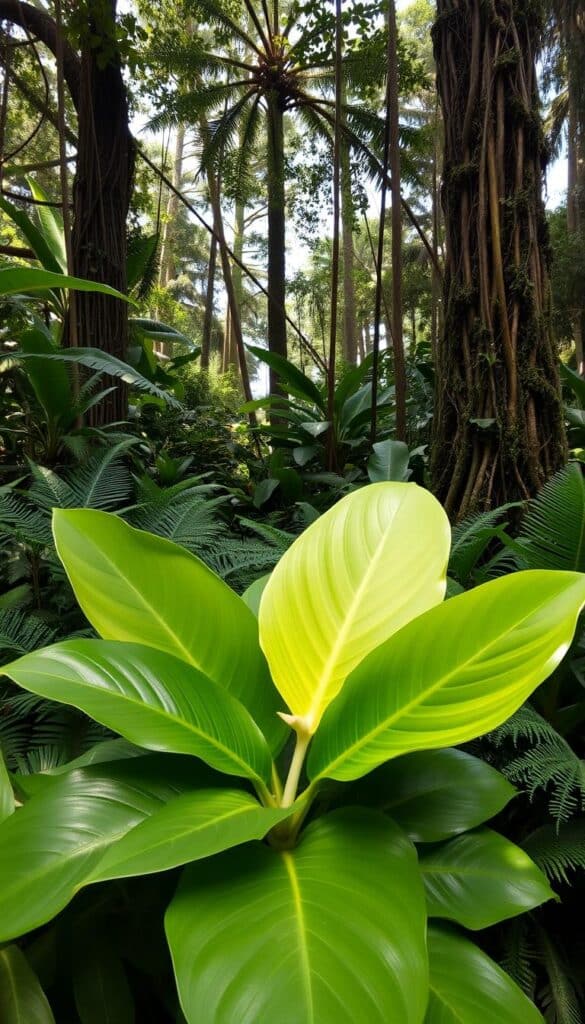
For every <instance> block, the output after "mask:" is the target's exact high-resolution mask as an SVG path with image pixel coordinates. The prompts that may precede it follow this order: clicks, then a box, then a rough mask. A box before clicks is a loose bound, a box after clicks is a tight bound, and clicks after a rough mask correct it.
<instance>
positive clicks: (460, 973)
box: [425, 927, 544, 1024]
mask: <svg viewBox="0 0 585 1024" xmlns="http://www.w3.org/2000/svg"><path fill="white" fill-rule="evenodd" d="M428 941H429V961H430V970H431V994H430V997H429V1006H428V1009H427V1015H426V1017H425V1024H488V1022H490V1024H492V1022H493V1024H496V1022H497V1024H544V1019H543V1017H542V1016H541V1014H540V1013H539V1012H538V1010H537V1009H536V1007H535V1005H534V1003H532V1002H531V1001H530V999H529V998H528V996H525V995H524V993H523V992H522V991H521V989H519V988H518V986H517V985H516V984H515V982H513V981H512V979H511V978H510V977H509V976H508V975H507V974H506V973H505V972H504V971H503V970H502V969H501V967H498V965H497V964H495V963H494V961H493V960H490V958H489V956H486V954H485V953H484V952H483V950H481V949H478V947H477V946H475V945H474V944H473V942H470V941H469V940H468V939H464V938H463V937H462V936H461V935H456V934H452V933H451V932H447V931H443V930H442V929H440V928H435V927H431V928H430V929H429V940H428Z"/></svg>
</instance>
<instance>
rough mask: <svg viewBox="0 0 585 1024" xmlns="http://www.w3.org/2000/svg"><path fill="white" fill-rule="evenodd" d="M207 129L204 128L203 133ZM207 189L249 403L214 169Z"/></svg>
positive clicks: (243, 356)
mask: <svg viewBox="0 0 585 1024" xmlns="http://www.w3.org/2000/svg"><path fill="white" fill-rule="evenodd" d="M204 130H205V129H204V128H202V132H203V131H204ZM207 187H208V190H209V200H210V203H211V210H212V213H213V225H214V230H215V232H216V234H217V239H218V246H219V255H220V260H221V271H222V276H223V283H224V285H225V290H226V292H227V300H228V307H229V311H230V333H233V337H234V342H235V345H236V349H237V353H238V360H239V364H240V376H241V379H242V390H243V392H244V397H245V399H246V401H247V402H249V401H250V400H251V398H252V392H251V390H250V377H249V374H248V364H247V363H246V350H245V348H244V338H243V335H242V323H241V320H240V309H239V306H238V303H237V299H236V293H235V289H234V281H233V277H232V268H231V265H230V258H229V254H228V248H227V242H226V238H225V229H224V224H223V215H222V212H221V204H220V201H219V190H218V187H217V181H216V179H215V177H214V174H213V170H212V168H208V171H207ZM226 344H227V339H226V340H224V350H225V345H226Z"/></svg>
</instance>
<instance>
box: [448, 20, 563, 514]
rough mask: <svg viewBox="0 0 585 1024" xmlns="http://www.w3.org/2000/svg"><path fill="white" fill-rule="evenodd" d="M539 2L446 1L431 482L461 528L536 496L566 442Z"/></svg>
mask: <svg viewBox="0 0 585 1024" xmlns="http://www.w3.org/2000/svg"><path fill="white" fill-rule="evenodd" d="M539 35H540V28H539V22H538V5H537V4H536V2H535V0H529V2H528V3H527V4H526V3H524V4H522V5H521V4H520V3H519V2H518V0H501V2H500V3H499V4H498V8H497V11H496V8H495V7H494V6H493V5H491V6H490V5H488V4H483V3H482V2H481V0H459V3H457V5H455V4H454V2H453V0H438V6H437V21H436V24H435V26H434V29H433V38H434V45H435V58H436V62H437V80H438V88H439V95H440V99H441V104H442V109H443V120H444V132H445V140H444V173H443V187H442V202H443V210H444V219H445V232H446V261H445V276H444V309H445V313H444V325H443V329H442V331H441V333H440V337H439V340H438V352H437V374H436V379H437V393H436V407H435V416H434V438H433V451H432V462H431V472H432V484H433V489H434V491H435V493H436V494H437V496H438V497H439V498H440V500H441V501H443V502H444V504H445V507H446V509H447V512H448V514H449V515H450V516H451V518H452V519H459V518H461V517H462V516H465V515H467V514H469V513H470V512H472V511H474V510H476V509H483V508H489V507H493V506H496V505H499V504H502V503H503V502H506V501H514V500H518V499H524V498H528V497H530V496H532V495H534V494H536V493H537V491H538V490H539V488H540V487H541V486H542V484H543V483H544V482H545V480H546V479H547V478H548V477H549V476H550V475H551V474H552V473H554V472H555V471H556V470H557V469H559V467H560V466H562V464H563V462H564V460H565V458H566V441H565V433H564V420H563V412H562V403H561V394H560V386H559V377H558V369H557V358H558V356H557V351H556V348H555V345H554V342H553V338H552V334H551V330H550V288H549V277H548V262H549V246H548V238H547V230H546V220H545V215H544V207H543V203H542V195H541V177H542V169H543V165H544V153H543V146H542V141H541V127H540V118H539V98H538V90H537V81H536V71H535V62H536V58H537V53H538V46H539Z"/></svg>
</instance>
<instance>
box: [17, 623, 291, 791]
mask: <svg viewBox="0 0 585 1024" xmlns="http://www.w3.org/2000/svg"><path fill="white" fill-rule="evenodd" d="M3 671H4V672H5V673H6V675H7V676H9V677H10V679H13V680H14V682H15V683H18V685H19V686H22V687H23V688H24V689H25V690H30V691H31V692H32V693H37V694H38V695H39V696H41V697H48V699H49V700H55V701H58V702H59V703H60V704H68V705H73V707H76V708H79V709H80V711H84V712H85V714H86V715H89V716H90V717H91V718H94V719H95V721H96V722H100V724H101V725H105V726H107V727H108V728H109V729H112V730H114V731H115V732H118V733H120V735H121V736H123V737H124V739H127V740H130V742H131V743H136V744H138V745H139V746H141V747H146V748H147V749H148V750H161V751H165V752H166V753H171V754H192V755H194V756H195V757H200V758H201V759H202V760H203V761H205V762H206V763H207V764H209V765H211V767H212V768H216V769H217V770H218V771H220V772H226V773H227V774H228V775H240V776H243V777H245V778H249V779H252V780H253V781H254V782H270V779H271V773H272V759H271V757H270V751H269V749H268V745H267V743H266V740H265V739H264V736H263V735H262V733H261V732H260V729H259V728H258V726H257V725H256V723H255V722H254V720H253V719H252V718H251V716H250V714H249V712H248V711H246V708H245V707H244V706H243V705H242V704H240V703H239V701H237V700H236V698H235V697H232V695H231V694H230V693H228V692H227V690H224V689H223V687H222V686H218V685H217V683H214V682H213V681H212V680H211V679H208V678H207V677H206V676H204V675H203V673H202V672H199V670H198V669H196V668H195V667H194V666H193V665H189V664H188V663H187V662H185V661H181V660H180V658H175V657H173V656H172V655H171V654H167V653H166V652H165V651H158V650H155V648H154V647H145V646H144V645H143V644H130V643H123V642H121V641H120V642H115V641H108V640H65V641H64V642H63V643H60V644H54V645H53V646H52V647H45V648H44V649H42V650H40V651H34V652H33V653H32V654H25V655H24V656H23V657H22V658H19V659H18V660H17V661H13V662H12V663H11V664H10V665H7V666H6V667H5V668H4V669H3Z"/></svg>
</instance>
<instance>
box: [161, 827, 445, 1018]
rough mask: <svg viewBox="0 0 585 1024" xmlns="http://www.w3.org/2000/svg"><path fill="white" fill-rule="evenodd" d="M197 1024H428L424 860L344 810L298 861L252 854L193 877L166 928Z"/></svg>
mask: <svg viewBox="0 0 585 1024" xmlns="http://www.w3.org/2000/svg"><path fill="white" fill-rule="evenodd" d="M166 929H167V937H168V940H169V945H170V949H171V954H172V957H173V963H174V968H175V975H176V978H177V985H178V989H179V996H180V1000H181V1005H182V1008H183V1012H184V1014H185V1016H186V1018H187V1021H188V1022H189V1024H260V1022H261V1021H262V1022H269V1021H270V1022H274V1024H277V1022H278V1024H356V1022H358V1021H359V1022H360V1024H361V1022H366V1021H367V1024H388V1022H389V1021H396V1022H398V1021H400V1024H420V1022H422V1020H423V1019H424V1013H425V1007H426V1002H427V995H428V988H427V965H426V953H425V940H424V934H425V916H424V901H423V899H422V890H421V882H420V875H419V872H418V869H417V865H416V860H415V855H414V849H413V847H412V846H411V844H410V842H409V840H408V839H407V838H406V837H405V836H404V833H402V832H401V831H400V829H398V827H397V826H396V825H395V824H394V823H393V822H391V821H390V820H389V819H388V818H385V817H384V815H381V814H379V813H378V812H376V811H368V810H363V809H362V810H358V809H353V808H352V809H347V810H345V809H344V810H338V811H334V812H333V813H331V814H329V815H327V816H326V817H325V818H321V819H320V820H319V821H317V822H315V823H314V824H312V825H310V826H309V828H308V829H307V831H306V833H305V835H304V836H303V837H302V839H301V842H300V844H299V845H298V846H297V847H296V848H295V849H294V850H284V851H281V852H279V851H276V850H273V849H270V848H269V847H267V846H262V845H260V844H250V845H248V846H245V847H242V848H241V849H239V850H237V851H234V852H233V853H228V854H224V855H223V856H221V857H218V858H214V859H213V860H208V861H204V862H202V863H201V864H198V865H197V866H196V867H194V868H188V869H187V870H186V872H185V874H184V876H183V880H182V882H181V884H180V886H179V889H178V892H177V895H176V896H175V898H174V900H173V902H172V903H171V905H170V907H169V910H168V911H167V917H166Z"/></svg>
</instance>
